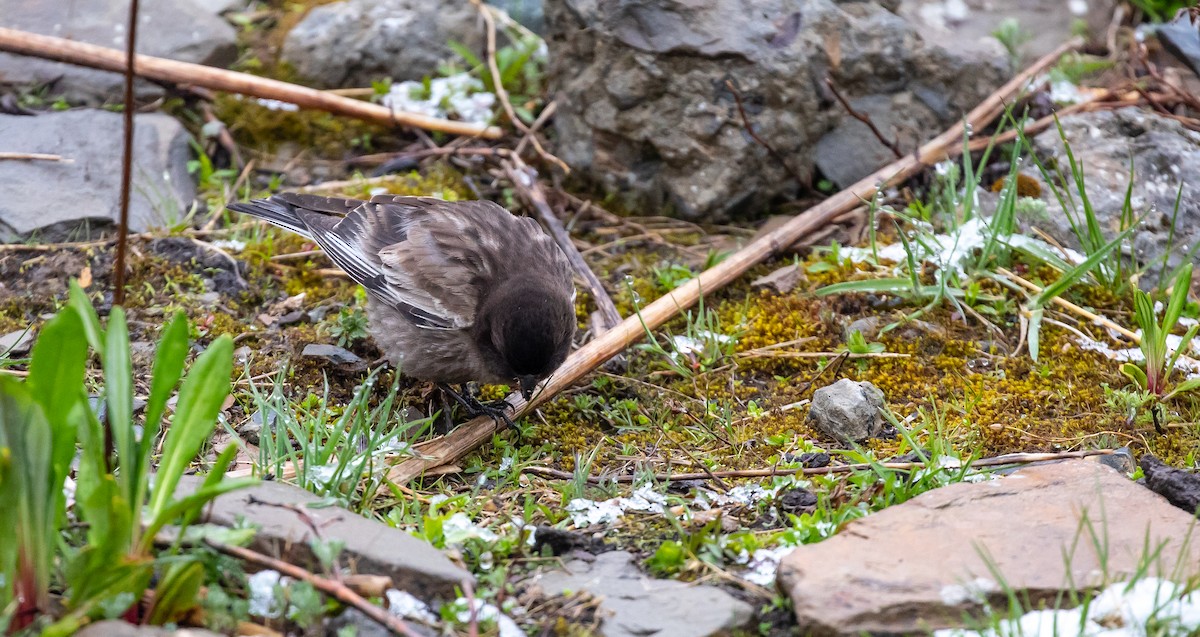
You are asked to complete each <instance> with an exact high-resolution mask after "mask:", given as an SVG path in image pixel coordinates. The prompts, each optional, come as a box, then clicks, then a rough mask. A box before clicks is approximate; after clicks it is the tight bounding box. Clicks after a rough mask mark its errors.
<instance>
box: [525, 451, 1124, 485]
mask: <svg viewBox="0 0 1200 637" xmlns="http://www.w3.org/2000/svg"><path fill="white" fill-rule="evenodd" d="M1113 453H1114V451H1113V450H1111V449H1089V450H1086V451H1064V452H1061V453H1010V454H1005V455H1003V456H996V457H994V458H980V459H979V460H975V461H974V462H967V463H965V465H964V466H966V467H999V466H1004V465H1010V464H1030V463H1033V462H1049V461H1052V460H1069V459H1073V458H1087V457H1091V456H1110V455H1112V454H1113ZM926 466H927V465H926V464H925V463H924V462H880V463H877V464H874V465H872V464H867V463H861V464H843V465H834V466H830V467H800V468H795V469H741V470H735V471H711V472H709V471H706V472H703V473H656V474H654V479H655V480H658V481H660V482H684V481H687V480H705V479H709V480H711V479H713V478H772V477H775V476H790V475H796V474H801V475H806V476H816V475H827V474H831V473H850V472H852V471H865V470H869V469H873V468H875V467H883V468H884V469H892V470H895V471H910V470H912V469H923V468H925V467H926ZM521 471H524V472H526V473H532V474H534V475H540V476H542V477H546V478H552V479H557V480H572V479H574V478H575V475H574V474H573V473H571V472H569V471H560V470H558V469H551V468H549V467H539V466H537V465H531V466H528V467H523V468H522V469H521ZM642 477H644V476H643V475H640V474H639V475H634V474H622V475H619V476H613V477H611V478H604V477H599V478H593V477H591V476H588V478H587V481H588V482H589V483H592V484H598V483H600V482H636V481H637V480H638V479H640V478H642Z"/></svg>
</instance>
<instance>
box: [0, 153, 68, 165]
mask: <svg viewBox="0 0 1200 637" xmlns="http://www.w3.org/2000/svg"><path fill="white" fill-rule="evenodd" d="M5 159H10V160H22V161H61V162H65V163H71V162H72V161H73V160H70V159H64V158H63V156H62V155H51V154H48V153H4V152H0V161H3V160H5Z"/></svg>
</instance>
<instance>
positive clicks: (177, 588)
mask: <svg viewBox="0 0 1200 637" xmlns="http://www.w3.org/2000/svg"><path fill="white" fill-rule="evenodd" d="M203 585H204V564H203V563H202V562H200V560H197V559H189V560H186V561H183V562H176V563H174V564H171V566H170V567H169V568H167V572H166V574H165V575H163V577H162V579H161V580H160V581H159V583H158V586H156V587H155V589H154V606H152V607H151V608H150V614H149V616H148V617H147V618H146V622H147V623H149V624H153V625H162V624H166V623H168V622H176V621H179V620H180V619H183V617H184V616H185V615H186V614H187V613H188V611H190V610H192V609H193V608H195V607H196V604H197V603H198V602H197V599H196V598H197V597H198V595H199V593H200V587H201V586H203Z"/></svg>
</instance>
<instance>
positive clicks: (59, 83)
mask: <svg viewBox="0 0 1200 637" xmlns="http://www.w3.org/2000/svg"><path fill="white" fill-rule="evenodd" d="M222 4H227V3H221V2H216V3H210V2H208V1H207V0H155V1H154V2H146V3H143V4H142V5H141V7H140V9H139V11H138V42H137V50H138V53H144V54H147V55H154V56H158V57H164V58H169V59H172V60H178V61H180V62H193V63H196V64H207V65H210V66H219V67H224V66H228V65H229V64H231V63H233V61H234V60H235V59H237V36H236V33H235V32H234V29H233V27H232V26H231V25H230V24H228V23H227V22H225V21H224V20H223V19H222V18H221V17H220V16H219V15H218V13H219V12H220V10H221V9H222V8H223V7H222V6H220V5H222ZM128 12H129V3H128V2H126V1H125V0H55V1H54V2H37V1H30V0H0V16H4V17H3V25H4V26H5V27H8V28H12V29H21V30H24V31H31V32H33V33H39V34H41V35H50V36H54V37H59V38H66V39H68V40H74V41H76V42H86V43H88V44H97V45H100V46H104V47H109V48H114V49H119V50H121V51H122V53H123V52H124V51H125V28H126V25H127V24H128V22H129V18H128ZM124 82H125V80H124V78H123V77H122V76H121V74H120V73H109V72H106V71H98V70H95V69H89V68H85V67H82V66H75V65H72V64H64V63H61V62H51V61H49V60H41V59H38V58H34V57H29V56H23V55H12V54H8V53H0V85H2V84H9V85H44V84H50V92H49V94H50V95H52V96H59V95H62V96H64V97H66V98H67V99H68V100H70V101H71V102H72V103H86V104H90V105H98V104H100V103H103V102H107V101H117V100H119V99H120V96H121V94H122V91H123V87H124ZM136 86H137V92H138V94H139V97H142V98H146V97H153V96H158V95H161V94H162V93H163V90H162V88H161V87H160V86H157V85H155V84H151V83H149V82H138V83H137V84H136ZM120 148H121V146H120V144H117V145H110V146H109V150H110V151H112V150H114V149H120ZM5 150H21V151H26V152H27V149H24V148H19V147H18V148H8V147H6V148H5ZM115 154H116V156H117V157H118V158H119V157H120V152H119V151H118V152H116V153H115ZM8 163H11V162H8Z"/></svg>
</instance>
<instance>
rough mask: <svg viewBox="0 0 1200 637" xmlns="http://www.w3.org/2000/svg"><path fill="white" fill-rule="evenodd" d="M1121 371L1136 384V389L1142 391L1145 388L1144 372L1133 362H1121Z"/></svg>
mask: <svg viewBox="0 0 1200 637" xmlns="http://www.w3.org/2000/svg"><path fill="white" fill-rule="evenodd" d="M1121 373H1122V374H1125V375H1126V376H1128V377H1129V380H1131V381H1133V384H1134V385H1137V386H1138V389H1141V390H1143V391H1144V390H1145V389H1146V372H1144V371H1142V368H1141V367H1138V366H1137V365H1135V364H1133V363H1123V364H1122V365H1121Z"/></svg>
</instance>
